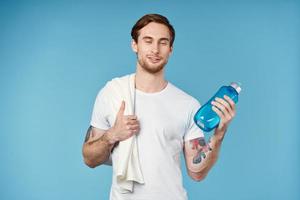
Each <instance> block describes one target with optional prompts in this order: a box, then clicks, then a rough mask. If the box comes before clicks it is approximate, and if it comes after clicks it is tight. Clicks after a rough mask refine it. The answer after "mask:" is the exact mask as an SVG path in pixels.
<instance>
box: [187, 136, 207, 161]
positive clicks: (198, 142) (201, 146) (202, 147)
mask: <svg viewBox="0 0 300 200" xmlns="http://www.w3.org/2000/svg"><path fill="white" fill-rule="evenodd" d="M190 143H191V146H192V149H196V150H197V155H196V156H195V157H194V158H193V163H194V164H199V163H200V162H201V161H202V160H203V159H205V158H206V154H207V153H208V152H209V151H211V150H212V149H211V148H210V146H209V143H210V141H209V142H208V144H206V142H205V138H204V137H200V138H196V139H193V140H191V141H190Z"/></svg>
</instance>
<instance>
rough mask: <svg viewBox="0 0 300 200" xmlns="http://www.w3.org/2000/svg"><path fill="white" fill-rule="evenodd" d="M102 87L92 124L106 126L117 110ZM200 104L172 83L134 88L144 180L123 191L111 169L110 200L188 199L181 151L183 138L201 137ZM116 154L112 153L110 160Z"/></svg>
mask: <svg viewBox="0 0 300 200" xmlns="http://www.w3.org/2000/svg"><path fill="white" fill-rule="evenodd" d="M105 89H106V88H105V87H104V88H103V89H102V90H101V91H100V92H99V94H98V96H97V99H96V102H95V105H94V110H93V115H92V120H91V125H92V126H94V127H96V128H99V129H104V130H107V129H109V128H110V127H111V126H113V124H114V121H115V118H116V113H112V112H111V110H112V109H111V105H110V103H109V102H110V100H109V99H108V98H107V96H108V95H105V93H106V91H105ZM120 105H121V104H120ZM199 107H200V104H199V102H198V101H197V100H196V99H194V98H193V97H191V96H190V95H188V94H186V93H184V92H183V91H182V90H180V89H178V88H177V87H175V86H174V85H173V84H171V83H168V84H167V86H166V87H165V88H164V89H163V90H162V91H160V92H156V93H145V92H142V91H139V90H136V105H135V112H136V113H135V114H136V115H137V118H138V120H139V122H140V128H141V130H140V132H139V133H138V135H137V144H138V152H139V160H140V164H141V170H142V173H143V176H144V181H145V184H142V185H141V184H134V191H133V193H126V194H122V193H120V189H119V186H118V185H117V184H116V176H115V173H114V172H113V177H112V186H111V192H110V199H111V200H154V199H155V200H186V199H187V194H186V191H185V189H184V188H183V184H182V174H181V168H180V153H181V151H182V150H183V143H184V141H188V140H191V139H194V138H198V137H203V132H202V131H201V130H200V129H199V128H198V127H197V126H196V124H195V123H194V120H193V117H194V114H195V113H196V111H197V110H198V109H199ZM115 152H116V151H113V154H114V153H115ZM116 157H117V156H114V155H113V156H112V158H113V160H114V158H116ZM112 162H113V161H112Z"/></svg>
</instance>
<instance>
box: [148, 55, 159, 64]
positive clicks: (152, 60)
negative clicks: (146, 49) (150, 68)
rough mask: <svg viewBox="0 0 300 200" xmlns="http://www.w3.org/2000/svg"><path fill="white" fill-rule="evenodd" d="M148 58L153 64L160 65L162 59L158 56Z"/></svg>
mask: <svg viewBox="0 0 300 200" xmlns="http://www.w3.org/2000/svg"><path fill="white" fill-rule="evenodd" d="M147 58H148V59H149V60H150V61H151V62H152V63H158V62H159V61H160V60H161V58H160V57H157V56H147Z"/></svg>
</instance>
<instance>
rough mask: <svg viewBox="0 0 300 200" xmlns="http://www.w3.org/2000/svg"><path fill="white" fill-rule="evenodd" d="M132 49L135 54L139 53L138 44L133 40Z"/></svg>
mask: <svg viewBox="0 0 300 200" xmlns="http://www.w3.org/2000/svg"><path fill="white" fill-rule="evenodd" d="M131 48H132V50H133V51H134V52H135V53H137V43H136V42H135V41H134V39H132V40H131Z"/></svg>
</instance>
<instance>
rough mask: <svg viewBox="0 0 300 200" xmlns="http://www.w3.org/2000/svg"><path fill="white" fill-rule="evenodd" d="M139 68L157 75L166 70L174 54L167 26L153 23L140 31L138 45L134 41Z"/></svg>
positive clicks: (133, 47)
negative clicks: (170, 57) (165, 67)
mask: <svg viewBox="0 0 300 200" xmlns="http://www.w3.org/2000/svg"><path fill="white" fill-rule="evenodd" d="M132 49H133V51H134V52H135V53H136V54H137V58H138V67H140V68H142V69H144V70H145V71H147V72H148V73H151V74H156V73H158V72H160V71H161V70H163V69H164V66H165V65H166V64H167V63H168V59H169V56H170V55H171V53H172V47H171V36H170V32H169V29H168V27H167V26H165V25H163V24H159V23H155V22H151V23H149V24H147V25H146V26H144V27H143V28H142V29H141V30H139V36H138V41H137V43H136V42H135V41H134V40H132Z"/></svg>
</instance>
